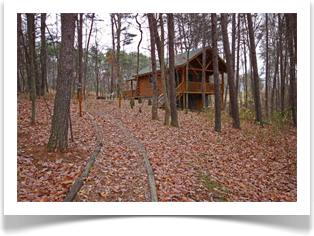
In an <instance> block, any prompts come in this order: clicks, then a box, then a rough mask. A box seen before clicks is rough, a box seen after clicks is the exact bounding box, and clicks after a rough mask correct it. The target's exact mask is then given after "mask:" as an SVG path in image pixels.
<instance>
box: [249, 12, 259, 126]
mask: <svg viewBox="0 0 314 236" xmlns="http://www.w3.org/2000/svg"><path fill="white" fill-rule="evenodd" d="M247 18H248V26H249V35H250V45H251V55H252V61H253V71H254V88H255V90H254V91H255V96H254V98H255V111H256V120H257V121H258V122H260V125H261V126H263V120H262V109H261V100H260V90H259V77H258V70H257V60H256V49H255V40H254V32H253V25H252V16H251V14H250V13H248V14H247Z"/></svg>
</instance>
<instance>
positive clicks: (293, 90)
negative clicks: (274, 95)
mask: <svg viewBox="0 0 314 236" xmlns="http://www.w3.org/2000/svg"><path fill="white" fill-rule="evenodd" d="M286 22H287V28H288V30H287V33H288V35H287V37H288V40H287V43H288V50H289V61H290V97H291V99H290V100H291V109H292V120H293V125H294V127H297V99H296V98H297V90H296V79H295V56H294V50H293V49H294V48H293V40H294V27H295V26H294V17H293V14H290V13H288V14H287V15H286Z"/></svg>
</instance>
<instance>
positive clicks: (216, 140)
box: [17, 98, 297, 202]
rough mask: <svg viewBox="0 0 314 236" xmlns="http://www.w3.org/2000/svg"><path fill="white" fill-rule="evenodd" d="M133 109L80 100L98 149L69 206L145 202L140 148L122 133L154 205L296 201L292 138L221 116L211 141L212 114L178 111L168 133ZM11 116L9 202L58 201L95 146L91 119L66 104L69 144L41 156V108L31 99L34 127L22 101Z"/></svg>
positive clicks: (134, 149)
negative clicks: (13, 182) (13, 148)
mask: <svg viewBox="0 0 314 236" xmlns="http://www.w3.org/2000/svg"><path fill="white" fill-rule="evenodd" d="M47 102H48V104H49V106H50V109H51V110H53V101H52V100H48V101H47ZM135 104H136V105H135V108H134V109H133V110H132V109H130V104H129V101H127V100H126V101H122V108H121V109H119V107H118V101H113V102H107V101H104V100H95V99H87V100H84V102H83V108H84V109H85V110H86V111H88V112H89V113H90V114H91V115H92V116H93V117H94V118H95V121H96V122H97V125H98V128H99V133H100V136H101V138H102V143H103V147H102V149H101V151H100V153H99V154H98V156H97V157H96V160H95V163H94V165H93V166H92V168H91V171H90V174H89V176H88V178H87V179H86V180H85V183H84V185H83V187H82V188H81V190H80V191H79V192H78V195H77V196H76V198H75V199H74V201H128V202H132V201H151V195H150V190H149V184H148V175H147V170H146V167H145V162H144V158H143V156H142V152H141V148H140V147H139V145H137V144H136V142H134V140H132V138H130V136H129V135H128V134H127V133H128V132H129V133H130V134H131V135H132V136H133V137H134V138H136V139H137V140H139V141H140V143H141V144H142V145H143V146H144V147H145V149H146V152H147V156H148V159H149V162H150V164H151V167H152V170H153V173H154V176H155V180H156V188H157V196H158V200H159V201H297V157H296V155H297V145H296V144H297V143H296V142H297V135H296V134H294V133H291V132H287V131H284V130H278V129H275V128H274V127H272V126H265V127H260V126H258V125H257V124H254V123H253V122H250V121H246V120H241V128H242V129H241V130H238V129H234V128H232V120H231V118H229V117H228V116H227V115H223V116H222V128H221V130H222V133H221V134H218V133H216V132H215V131H214V116H213V115H212V114H206V113H197V112H190V113H189V114H188V115H186V114H184V112H183V111H179V112H178V120H179V127H178V128H175V127H172V126H165V125H163V120H164V111H161V110H159V111H158V112H159V114H158V116H159V120H157V121H155V120H151V107H150V106H148V105H147V103H145V104H144V106H143V108H142V113H138V107H139V104H138V103H137V101H136V103H135ZM17 113H18V120H17V130H18V133H17V138H18V143H17V167H18V168H17V200H18V201H62V200H63V199H64V197H65V196H66V194H67V193H68V191H69V190H70V188H71V187H72V185H73V184H74V182H75V180H76V179H77V178H78V177H79V176H80V174H81V173H82V171H83V169H84V168H85V166H86V164H87V162H88V160H89V158H90V157H91V155H92V153H93V151H94V150H95V148H96V146H97V143H98V141H97V137H96V133H95V128H94V124H93V121H92V119H91V118H90V117H89V116H88V115H87V114H86V112H83V117H79V116H78V103H77V101H76V100H71V118H72V125H73V133H74V142H73V143H71V141H70V137H69V142H68V145H69V148H68V149H67V150H65V151H63V152H54V151H53V150H48V149H46V145H47V142H48V140H49V135H50V128H51V118H50V115H49V111H48V109H47V107H46V104H45V102H44V101H43V100H36V122H37V123H36V125H35V126H31V125H30V117H31V116H30V115H31V102H30V101H29V99H25V98H18V104H17ZM119 124H120V125H119ZM121 125H122V126H124V128H121ZM124 129H127V130H128V132H125V130H124ZM291 129H293V128H291ZM293 130H295V129H293ZM295 131H296V130H295ZM69 136H70V135H69Z"/></svg>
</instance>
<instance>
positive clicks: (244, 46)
mask: <svg viewBox="0 0 314 236" xmlns="http://www.w3.org/2000/svg"><path fill="white" fill-rule="evenodd" d="M243 43H244V45H243V48H244V67H245V107H246V108H247V95H248V94H247V92H248V90H247V61H246V44H245V40H243Z"/></svg>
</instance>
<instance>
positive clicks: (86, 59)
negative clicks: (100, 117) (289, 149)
mask: <svg viewBox="0 0 314 236" xmlns="http://www.w3.org/2000/svg"><path fill="white" fill-rule="evenodd" d="M94 17H95V13H93V15H92V23H91V27H90V31H89V36H88V40H87V47H86V55H85V72H84V90H83V93H84V99H86V96H85V88H86V79H87V65H88V46H89V41H90V36H91V34H92V30H93V23H94Z"/></svg>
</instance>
